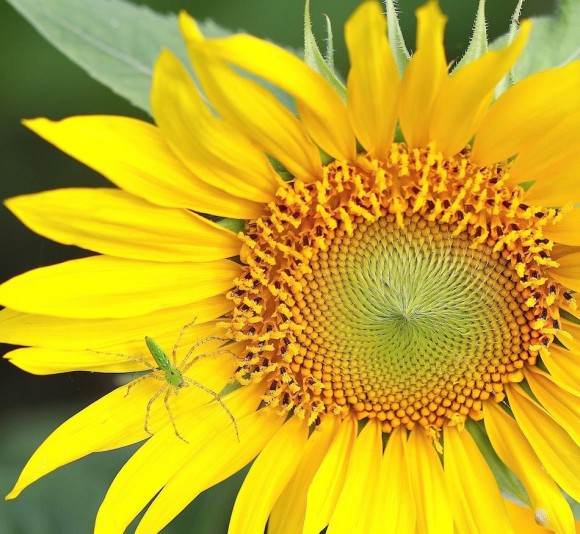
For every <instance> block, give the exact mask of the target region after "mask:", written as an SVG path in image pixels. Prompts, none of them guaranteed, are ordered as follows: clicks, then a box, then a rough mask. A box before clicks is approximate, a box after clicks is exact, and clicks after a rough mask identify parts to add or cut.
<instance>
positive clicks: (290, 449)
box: [229, 416, 308, 534]
mask: <svg viewBox="0 0 580 534" xmlns="http://www.w3.org/2000/svg"><path fill="white" fill-rule="evenodd" d="M307 439H308V425H307V424H306V422H305V421H303V420H301V419H299V418H298V417H296V416H294V417H292V418H291V419H290V420H289V421H287V422H286V424H285V425H284V426H283V427H282V428H281V429H280V430H279V432H278V433H277V434H276V435H275V436H274V437H273V438H272V439H271V440H270V441H269V443H268V444H267V445H266V447H264V450H263V451H262V452H261V453H260V455H259V456H258V458H256V461H255V462H254V464H253V465H252V467H251V468H250V471H249V472H248V475H247V476H246V479H245V480H244V483H243V484H242V487H241V488H240V491H239V493H238V496H237V498H236V503H235V504H234V509H233V511H232V517H231V519H230V526H229V531H230V532H236V533H240V534H244V533H248V534H250V533H251V534H253V533H255V532H264V528H265V527H266V522H267V521H268V516H269V515H270V512H271V510H272V508H273V506H274V504H275V503H276V500H277V499H278V497H279V496H280V494H281V493H282V491H283V490H284V487H285V486H286V484H288V481H289V480H290V478H291V477H292V475H293V474H294V471H295V469H296V468H297V467H298V465H299V463H300V456H301V453H302V451H303V448H304V446H305V444H306V440H307Z"/></svg>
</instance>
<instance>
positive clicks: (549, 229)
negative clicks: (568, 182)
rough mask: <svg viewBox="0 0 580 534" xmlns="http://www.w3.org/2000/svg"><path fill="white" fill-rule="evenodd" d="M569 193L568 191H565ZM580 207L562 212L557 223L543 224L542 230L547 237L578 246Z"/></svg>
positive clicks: (579, 243)
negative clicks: (561, 216) (562, 214)
mask: <svg viewBox="0 0 580 534" xmlns="http://www.w3.org/2000/svg"><path fill="white" fill-rule="evenodd" d="M567 192H568V193H569V191H567ZM579 228H580V208H576V209H573V210H572V211H568V212H567V213H564V217H563V218H562V220H561V221H560V222H558V223H557V224H550V225H546V226H544V228H543V229H542V231H543V232H544V235H545V236H546V237H547V238H548V239H552V240H553V241H555V242H556V243H563V244H565V245H572V246H580V232H579V231H578V229H579Z"/></svg>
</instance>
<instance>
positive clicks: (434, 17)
mask: <svg viewBox="0 0 580 534" xmlns="http://www.w3.org/2000/svg"><path fill="white" fill-rule="evenodd" d="M416 13H417V19H418V22H417V51H416V52H415V54H414V55H413V57H412V58H411V61H410V62H409V64H408V65H407V69H406V70H405V74H404V75H403V80H402V82H401V90H400V101H399V121H400V124H401V129H402V130H403V135H404V136H405V141H406V142H407V144H408V145H410V146H412V147H425V146H427V144H428V143H429V141H431V139H429V127H430V124H431V117H432V113H433V107H434V105H435V100H436V98H437V95H438V93H439V89H440V87H441V84H442V83H443V82H444V80H445V78H446V76H447V61H446V60H445V48H444V47H443V30H444V28H445V22H446V20H447V17H446V16H445V15H443V13H442V12H441V9H440V8H439V3H438V2H437V1H436V0H430V1H429V2H427V4H425V5H424V6H423V7H420V8H419V9H418V10H417V12H416Z"/></svg>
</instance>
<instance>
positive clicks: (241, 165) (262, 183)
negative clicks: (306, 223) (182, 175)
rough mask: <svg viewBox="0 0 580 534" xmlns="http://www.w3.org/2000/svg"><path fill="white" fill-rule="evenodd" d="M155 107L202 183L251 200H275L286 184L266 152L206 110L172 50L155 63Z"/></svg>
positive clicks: (158, 118)
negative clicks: (277, 191) (277, 173)
mask: <svg viewBox="0 0 580 534" xmlns="http://www.w3.org/2000/svg"><path fill="white" fill-rule="evenodd" d="M168 103H170V104H168ZM151 106H152V109H153V115H154V117H155V121H156V123H157V125H158V126H159V127H160V128H161V131H162V132H163V135H164V137H165V138H166V139H167V142H168V143H169V145H170V146H171V148H172V149H173V150H174V151H175V152H176V153H177V154H178V155H179V157H180V159H181V161H183V162H184V163H185V165H187V167H188V168H189V169H190V170H191V171H192V172H193V173H194V174H195V175H196V176H198V177H199V178H200V179H201V180H203V181H204V182H206V183H207V184H209V185H211V186H215V187H219V188H220V189H223V190H224V191H226V192H227V193H229V194H231V195H233V196H238V197H242V198H245V199H247V200H254V201H259V202H266V203H267V202H270V201H272V200H274V198H275V195H276V190H277V189H278V187H279V185H280V184H281V180H279V179H278V177H277V175H276V172H275V171H274V169H273V168H272V166H271V165H270V163H269V162H268V160H267V158H266V156H265V154H264V153H262V152H261V151H260V150H258V149H257V148H256V146H255V145H254V144H253V143H252V142H251V141H250V140H249V139H247V138H246V137H244V136H243V135H242V134H241V133H240V132H239V131H238V130H236V129H235V128H233V127H232V126H231V125H229V124H227V123H225V122H224V121H223V120H221V119H219V118H218V117H216V116H215V115H214V114H213V113H212V112H211V111H210V110H209V109H208V108H207V106H206V105H205V103H204V102H203V100H202V97H201V95H200V93H199V90H198V89H197V87H196V86H195V84H194V83H193V80H192V79H191V78H190V76H189V74H188V72H187V70H186V69H185V67H184V66H183V65H182V64H181V63H180V62H179V60H178V59H177V58H176V57H175V56H174V55H173V54H172V53H171V52H169V51H167V50H165V51H163V52H162V53H161V56H160V57H159V59H158V60H157V64H156V65H155V71H154V76H153V88H152V91H151Z"/></svg>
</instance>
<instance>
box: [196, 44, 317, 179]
mask: <svg viewBox="0 0 580 534" xmlns="http://www.w3.org/2000/svg"><path fill="white" fill-rule="evenodd" d="M188 50H189V53H190V57H191V60H192V62H193V64H194V66H195V69H196V72H197V74H198V75H199V78H200V80H201V83H202V85H203V88H204V90H205V92H206V93H207V94H208V96H209V98H210V100H211V103H212V105H214V106H215V108H216V109H217V111H218V112H219V113H220V115H221V116H222V117H223V118H224V119H225V120H226V121H227V122H228V124H230V125H231V126H232V127H235V128H236V129H237V130H239V131H240V132H243V133H244V135H246V136H247V137H248V138H250V139H251V140H252V141H253V142H254V143H255V144H256V145H257V146H258V147H260V149H261V150H263V151H264V152H266V153H268V154H271V155H272V156H273V157H274V158H276V159H277V160H278V161H279V162H280V163H282V165H284V167H286V169H287V170H288V171H289V172H290V173H292V174H293V175H294V176H296V177H298V178H301V179H303V180H307V181H311V180H313V179H315V178H317V177H319V176H320V175H321V173H322V164H321V161H320V154H319V152H318V149H317V147H316V145H315V144H314V143H313V142H312V140H311V139H310V137H309V136H308V133H307V132H306V130H305V128H304V126H303V125H302V124H301V122H300V121H299V120H298V119H297V118H296V117H295V116H294V115H292V113H290V111H289V110H287V109H286V108H285V107H284V106H283V105H282V104H281V103H280V102H279V101H278V100H277V99H276V98H275V97H274V96H273V95H272V94H271V93H270V92H268V91H267V90H266V89H264V88H263V87H260V86H259V85H258V84H257V83H256V82H253V81H250V80H249V79H248V78H244V77H242V76H241V75H239V74H237V73H236V72H234V71H233V70H232V69H231V68H230V67H229V66H228V65H226V63H224V62H223V61H222V60H220V59H219V58H218V57H216V55H215V54H213V48H212V47H211V46H209V45H208V44H207V43H206V42H193V41H188Z"/></svg>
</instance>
